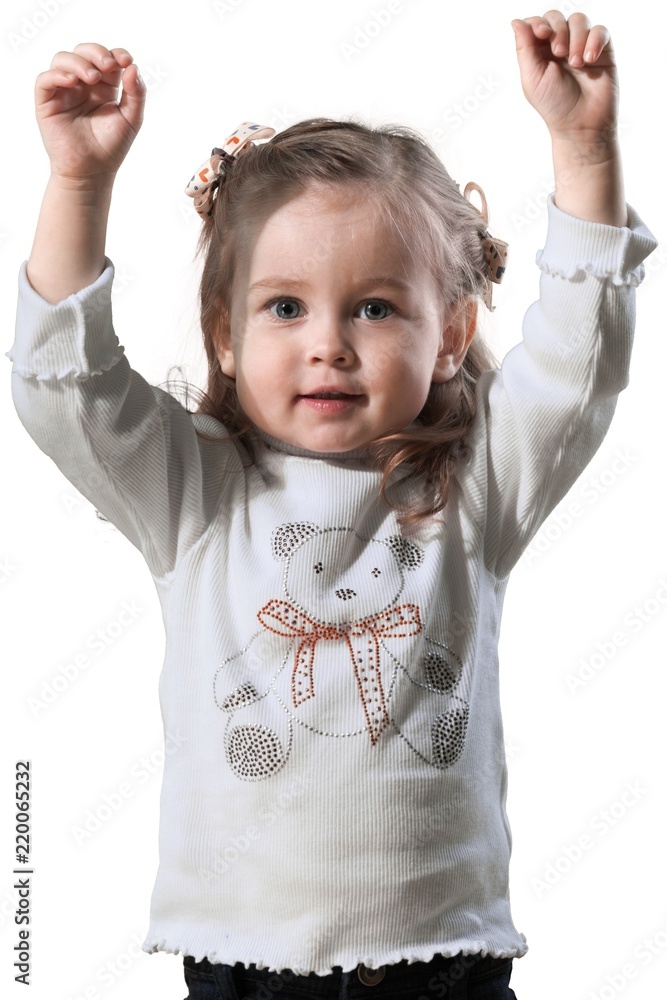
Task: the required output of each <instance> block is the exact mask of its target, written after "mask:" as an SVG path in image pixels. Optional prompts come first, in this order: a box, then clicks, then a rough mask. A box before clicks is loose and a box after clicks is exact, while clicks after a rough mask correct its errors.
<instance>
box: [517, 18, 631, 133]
mask: <svg viewBox="0 0 667 1000" xmlns="http://www.w3.org/2000/svg"><path fill="white" fill-rule="evenodd" d="M512 27H513V28H514V32H515V35H516V49H517V59H518V61H519V72H520V74H521V86H522V88H523V92H524V94H525V95H526V98H527V100H528V101H529V102H530V104H532V106H533V107H534V108H535V110H536V111H538V112H539V114H540V115H541V116H542V118H543V119H544V121H545V122H546V125H547V128H548V129H549V131H550V133H551V136H552V138H570V139H571V138H582V139H586V140H590V139H595V137H596V136H600V137H602V138H603V139H605V140H606V141H610V140H613V139H614V138H615V137H616V127H617V121H618V78H617V74H616V63H615V60H614V52H613V49H612V45H611V37H610V35H609V31H608V30H607V28H605V27H604V26H603V25H601V24H596V25H595V27H594V28H591V23H590V21H589V20H588V18H587V17H586V15H585V14H580V13H577V14H572V15H571V16H570V17H569V18H568V20H567V21H566V20H565V18H564V17H563V15H562V14H561V12H560V11H558V10H549V11H547V13H546V14H545V15H544V17H527V18H524V19H523V20H519V19H517V20H514V21H512Z"/></svg>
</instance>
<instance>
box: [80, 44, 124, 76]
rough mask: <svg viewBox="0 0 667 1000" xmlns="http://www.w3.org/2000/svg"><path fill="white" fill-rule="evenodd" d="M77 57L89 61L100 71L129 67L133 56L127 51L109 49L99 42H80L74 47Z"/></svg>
mask: <svg viewBox="0 0 667 1000" xmlns="http://www.w3.org/2000/svg"><path fill="white" fill-rule="evenodd" d="M74 52H75V54H76V55H80V56H83V58H84V59H88V60H89V62H90V63H91V64H92V65H93V66H97V68H98V69H99V70H103V69H110V68H114V66H129V64H130V63H131V62H132V56H131V55H130V53H129V52H128V51H127V49H122V48H115V49H107V48H105V46H104V45H100V44H99V43H98V42H80V43H79V44H78V45H75V46H74Z"/></svg>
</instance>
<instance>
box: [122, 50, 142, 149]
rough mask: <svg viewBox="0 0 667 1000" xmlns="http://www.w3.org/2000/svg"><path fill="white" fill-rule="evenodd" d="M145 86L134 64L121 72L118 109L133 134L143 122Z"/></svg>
mask: <svg viewBox="0 0 667 1000" xmlns="http://www.w3.org/2000/svg"><path fill="white" fill-rule="evenodd" d="M146 89H147V88H146V84H145V83H144V80H143V78H142V76H141V73H140V72H139V68H138V66H137V65H136V63H132V64H131V65H130V66H128V67H127V69H126V70H125V71H124V72H123V79H122V91H121V95H120V101H119V102H118V108H119V110H120V113H121V114H122V116H123V118H124V119H125V121H126V122H127V123H128V125H130V127H131V128H132V129H133V130H134V132H138V131H139V129H140V128H141V125H142V122H143V120H144V104H145V103H146Z"/></svg>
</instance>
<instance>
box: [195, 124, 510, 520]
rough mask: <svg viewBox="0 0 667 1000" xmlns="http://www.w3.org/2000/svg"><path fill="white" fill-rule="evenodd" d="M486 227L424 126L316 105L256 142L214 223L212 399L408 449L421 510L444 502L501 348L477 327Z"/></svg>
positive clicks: (389, 459)
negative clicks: (381, 122) (482, 382)
mask: <svg viewBox="0 0 667 1000" xmlns="http://www.w3.org/2000/svg"><path fill="white" fill-rule="evenodd" d="M483 229H484V225H483V220H482V218H481V216H480V215H479V213H478V212H477V211H476V209H475V208H474V207H473V206H472V205H471V204H470V203H469V202H468V201H467V199H465V198H464V197H463V195H462V194H461V193H460V192H459V190H458V188H457V186H456V184H455V183H454V182H453V181H452V179H451V178H450V177H449V175H448V174H447V172H446V170H445V169H444V167H443V166H442V163H441V162H440V160H439V159H438V157H437V156H436V155H435V154H434V153H433V151H432V150H431V149H430V147H429V146H428V145H427V144H426V142H425V141H424V140H423V139H422V138H421V137H420V136H419V135H418V134H417V133H415V132H413V131H412V130H410V129H407V128H399V127H395V126H390V127H387V128H368V127H366V126H364V125H362V124H359V123H357V122H353V121H349V122H335V121H331V120H329V119H312V120H308V121H304V122H300V123H299V124H297V125H294V126H292V127H290V128H288V129H286V130H285V131H284V132H281V133H279V134H278V135H277V136H275V138H274V139H272V140H271V141H270V142H266V143H263V144H261V145H256V146H253V147H251V148H249V149H248V150H246V151H244V152H243V154H242V155H241V156H240V157H239V158H238V160H237V162H235V164H234V165H233V167H232V168H231V170H229V172H228V174H227V176H226V178H225V180H224V182H223V184H222V185H221V187H220V189H219V191H218V194H217V198H216V199H215V201H214V205H213V211H212V214H211V216H210V217H207V218H205V220H204V225H203V229H202V233H201V236H200V242H199V250H200V252H203V253H204V254H205V260H204V269H203V275H202V281H201V288H200V301H201V324H202V330H203V334H204V343H205V347H206V352H207V357H208V363H209V379H208V391H207V398H206V399H205V402H204V404H203V405H202V406H201V407H200V410H199V412H206V413H209V414H211V415H213V416H216V417H218V418H219V419H221V420H222V421H223V422H224V423H225V424H226V425H227V426H231V427H232V428H233V429H235V430H237V431H245V430H247V429H249V428H250V427H252V426H257V427H259V428H260V429H262V430H264V431H265V432H267V433H269V434H270V435H272V436H274V437H277V438H280V439H281V440H284V441H286V442H287V443H290V444H294V445H297V446H299V447H302V448H306V449H309V450H314V451H319V452H344V451H348V450H350V449H353V448H360V447H368V448H369V450H370V453H371V455H372V456H374V457H375V459H376V461H377V462H378V463H379V465H380V466H381V467H382V468H384V471H385V484H386V479H387V477H388V475H389V473H390V472H391V471H392V470H393V469H394V468H396V467H397V466H398V465H401V464H402V463H404V462H407V463H409V464H410V465H412V467H413V469H414V471H418V472H422V473H425V474H426V477H427V481H428V483H429V487H428V489H427V493H428V492H429V490H430V492H431V496H430V498H429V499H428V501H427V502H426V503H425V504H423V510H421V511H416V512H415V513H416V515H417V516H420V515H423V514H424V513H431V512H433V511H435V510H438V509H440V508H441V507H442V506H443V503H444V500H445V499H446V492H447V482H448V479H449V476H450V474H451V472H452V470H453V468H454V464H455V460H456V455H457V453H458V451H459V448H460V443H461V440H462V438H463V435H464V434H465V431H466V430H467V428H468V426H469V424H470V421H471V420H472V416H473V414H474V387H475V383H476V381H477V378H478V377H479V375H480V374H481V372H482V371H484V370H486V369H488V368H490V367H493V366H494V364H495V361H494V359H493V358H492V357H491V355H490V354H489V353H488V351H487V349H486V348H485V346H484V345H483V343H481V342H479V340H478V337H476V336H475V335H474V334H475V326H476V312H477V302H478V296H479V294H481V292H482V291H483V289H484V286H485V282H486V270H485V261H484V255H483V251H482V247H481V243H480V233H481V232H482V231H483ZM333 394H337V398H334V399H331V398H330V399H326V398H322V397H323V396H331V395H333ZM341 394H342V395H341ZM422 496H423V493H422Z"/></svg>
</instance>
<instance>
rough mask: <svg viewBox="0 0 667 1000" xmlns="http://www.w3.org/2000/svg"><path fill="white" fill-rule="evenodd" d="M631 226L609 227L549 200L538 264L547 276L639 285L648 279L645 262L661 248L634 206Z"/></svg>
mask: <svg viewBox="0 0 667 1000" xmlns="http://www.w3.org/2000/svg"><path fill="white" fill-rule="evenodd" d="M627 209H628V224H627V226H608V225H605V224H604V223H602V222H588V221H587V220H586V219H579V218H577V217H576V216H574V215H568V214H567V212H563V211H561V209H560V208H558V207H557V206H556V202H555V199H554V193H553V192H551V194H550V195H549V197H548V199H547V214H548V220H549V225H548V229H547V238H546V241H545V244H544V249H543V250H538V252H537V255H536V257H535V263H536V264H537V266H538V267H539V268H540V270H541V271H544V272H545V273H546V274H558V275H560V276H561V277H562V278H570V279H575V278H582V277H583V276H584V274H592V275H595V276H596V277H598V278H608V279H609V280H610V281H611V282H612V283H613V284H614V285H625V284H630V285H634V286H637V285H639V284H640V282H641V281H642V280H643V278H644V274H645V269H644V266H643V264H642V261H643V260H644V258H645V257H648V255H649V254H650V253H652V252H653V251H654V250H655V248H656V247H657V246H658V241H657V240H656V239H655V237H654V235H653V233H652V232H651V231H650V229H648V227H647V226H646V225H645V224H644V222H643V221H642V220H641V218H640V217H639V215H638V214H637V212H636V211H635V209H634V208H632V206H631V205H627Z"/></svg>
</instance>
